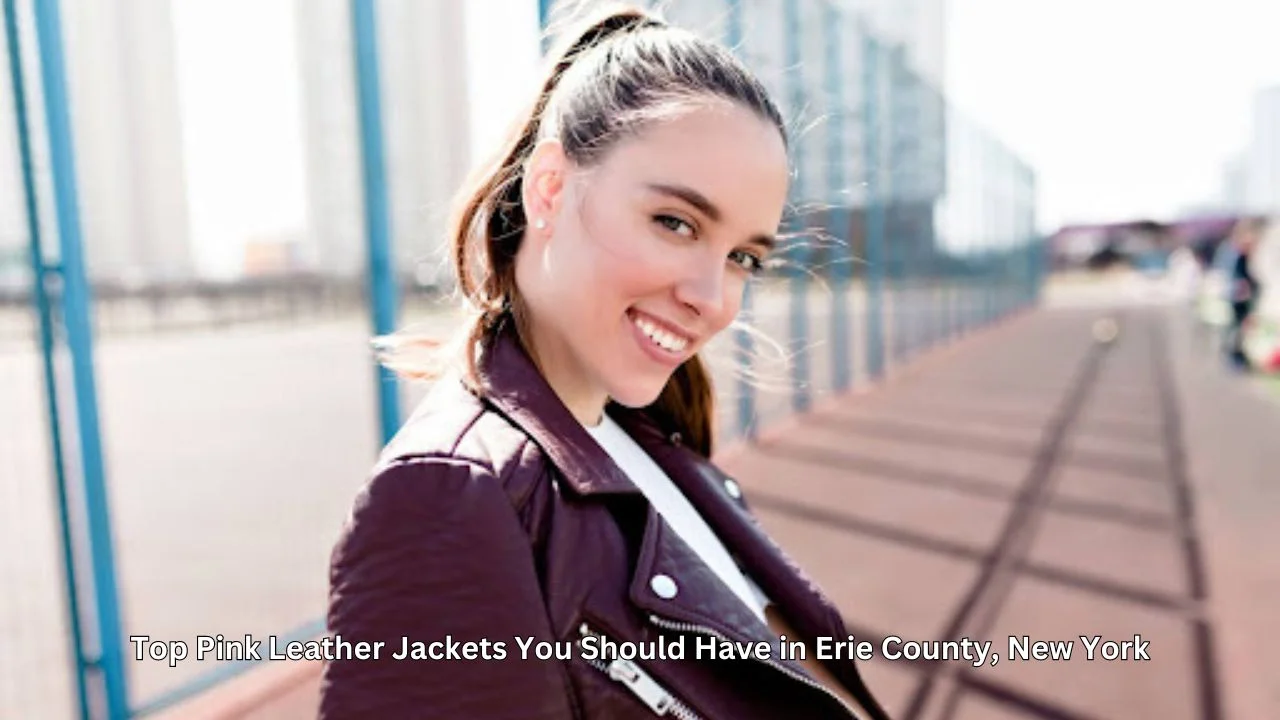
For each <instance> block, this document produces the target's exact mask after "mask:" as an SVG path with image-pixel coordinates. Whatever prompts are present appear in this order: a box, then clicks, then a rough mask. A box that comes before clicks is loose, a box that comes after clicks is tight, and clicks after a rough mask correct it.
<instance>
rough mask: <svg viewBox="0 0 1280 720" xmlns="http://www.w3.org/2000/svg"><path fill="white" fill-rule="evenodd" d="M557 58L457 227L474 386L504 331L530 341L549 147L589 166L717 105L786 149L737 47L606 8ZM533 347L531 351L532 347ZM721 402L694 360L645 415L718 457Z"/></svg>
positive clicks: (478, 179)
mask: <svg viewBox="0 0 1280 720" xmlns="http://www.w3.org/2000/svg"><path fill="white" fill-rule="evenodd" d="M550 57H552V58H554V61H553V62H552V64H551V66H550V69H549V72H548V74H547V77H546V78H545V79H544V80H543V82H542V85H541V88H540V90H539V92H538V95H537V97H536V99H535V100H534V101H533V103H532V104H531V106H530V107H529V108H528V109H527V111H526V112H525V113H524V114H523V115H522V116H521V117H520V118H519V119H518V121H517V122H516V124H515V125H514V126H513V127H512V129H511V131H510V132H509V134H508V135H507V137H506V139H505V141H504V142H503V144H502V146H501V147H500V149H499V151H498V152H497V154H496V155H495V156H494V158H493V159H492V160H491V161H490V162H489V163H487V164H486V165H484V166H483V167H481V168H480V169H479V171H478V172H477V173H476V174H475V175H474V176H473V177H472V178H471V180H470V181H469V182H468V184H467V186H466V187H465V188H464V190H463V192H462V194H461V195H460V196H459V201H458V204H457V207H456V209H455V212H454V215H453V217H452V218H451V222H450V230H449V237H450V241H451V243H450V244H451V251H452V260H453V269H454V272H455V275H456V278H457V281H458V289H459V291H460V292H461V294H462V295H463V297H464V298H465V300H466V301H467V302H468V304H469V306H470V308H471V310H472V311H473V315H472V317H471V318H470V319H469V325H468V327H467V331H466V333H465V335H464V338H463V342H464V343H465V345H464V347H463V348H462V350H463V352H464V353H465V361H466V362H465V365H466V367H465V369H466V377H467V379H468V380H469V381H470V382H471V383H472V384H475V385H478V384H479V370H478V366H477V353H478V352H480V351H481V350H482V349H483V348H484V347H485V346H486V345H487V344H488V342H489V341H490V340H492V339H493V337H495V336H496V334H497V332H498V330H499V329H500V328H501V327H502V326H503V324H504V323H506V322H508V321H511V322H513V323H514V327H515V329H516V331H517V334H518V335H519V336H521V337H526V338H527V332H526V328H527V322H526V320H527V314H526V311H525V309H524V308H523V306H522V303H521V301H520V296H519V293H518V291H517V288H516V282H515V258H516V253H517V251H518V250H519V248H520V242H521V239H522V238H523V236H524V230H525V225H526V222H527V220H526V217H525V212H524V207H523V205H522V201H521V197H522V194H521V190H522V187H521V186H522V172H523V168H524V164H525V161H526V160H527V159H528V157H529V155H530V153H531V152H532V150H533V148H534V146H535V145H536V143H537V142H538V141H539V140H540V139H542V138H545V137H554V138H556V139H558V140H559V141H560V143H561V144H562V145H563V147H564V150H565V153H566V155H567V156H568V157H569V158H570V159H571V160H572V161H573V162H574V163H575V164H576V165H578V166H580V167H586V166H590V165H592V164H594V163H598V162H599V161H600V160H601V158H602V157H603V156H604V154H605V153H607V152H608V151H609V149H610V148H612V147H613V146H614V145H615V144H616V143H617V142H618V141H619V140H620V139H622V138H623V137H625V136H627V135H634V134H635V133H637V132H639V131H640V130H642V129H643V128H644V127H645V125H646V123H648V122H652V121H653V120H654V119H655V118H658V117H660V116H661V113H662V112H663V111H664V110H667V109H670V108H672V107H674V106H677V105H679V104H681V103H686V104H687V103H689V102H691V101H697V100H699V99H706V98H708V97H713V98H717V99H722V100H727V101H730V102H734V103H737V104H739V105H741V106H743V107H746V108H748V109H750V110H752V111H753V112H755V113H756V114H757V115H758V116H760V117H761V118H762V119H765V120H767V121H769V122H771V123H772V124H773V125H774V126H775V127H777V128H778V132H779V133H780V134H781V135H782V137H783V142H784V143H785V142H786V130H785V126H784V123H783V119H782V115H781V113H780V112H779V111H778V109H777V107H776V106H775V104H774V103H773V101H772V100H770V99H769V96H768V93H767V91H766V90H765V88H764V87H763V85H762V84H761V83H760V82H759V80H757V79H756V78H755V77H754V76H753V75H752V74H751V72H750V71H749V70H748V69H747V68H746V67H745V66H744V65H743V64H742V63H741V62H740V61H739V60H738V59H737V58H736V57H734V55H733V54H732V53H731V52H730V51H729V50H728V49H726V48H724V47H722V46H720V45H718V44H716V43H713V42H709V41H707V40H704V39H701V38H699V37H697V36H695V35H693V34H691V33H688V32H686V31H683V30H679V29H677V28H673V27H670V26H668V25H666V24H665V23H664V22H662V21H661V20H659V19H657V18H656V17H654V16H652V15H649V14H648V13H646V12H644V11H642V10H639V9H636V8H632V7H627V6H614V7H613V8H611V9H607V10H604V11H599V14H597V15H595V16H594V17H590V18H587V19H585V20H584V21H582V22H581V24H580V25H579V26H578V28H577V29H576V30H574V29H571V30H570V31H568V32H565V33H563V34H561V47H560V48H559V49H558V50H557V51H553V52H552V53H551V55H550ZM524 345H525V347H526V348H529V344H528V342H525V343H524ZM389 364H390V363H389ZM418 374H419V375H420V376H421V375H429V374H428V373H421V372H419V373H418ZM714 400H715V398H714V394H713V391H712V386H711V378H710V375H709V373H708V372H707V369H706V367H705V366H704V364H703V361H702V359H701V358H700V357H698V356H694V357H693V358H691V359H689V360H688V361H687V362H685V363H684V364H683V365H681V366H680V367H679V368H678V369H677V370H676V371H675V373H674V374H673V375H672V377H671V378H670V380H669V381H668V382H667V384H666V386H665V387H664V388H663V390H662V392H661V393H660V395H659V396H658V399H657V400H655V401H654V402H653V403H652V404H651V405H650V406H648V407H646V408H645V409H644V411H645V412H646V413H647V414H648V415H649V416H650V417H651V418H652V419H653V420H654V421H655V422H656V423H657V424H658V425H659V426H661V427H662V428H663V430H664V431H666V432H668V433H680V434H681V435H682V437H683V438H684V442H685V444H687V445H688V446H690V447H692V448H694V449H695V450H697V451H698V452H700V453H702V454H703V455H706V456H710V455H711V451H712V439H713V436H714V432H713V428H712V421H713V417H714Z"/></svg>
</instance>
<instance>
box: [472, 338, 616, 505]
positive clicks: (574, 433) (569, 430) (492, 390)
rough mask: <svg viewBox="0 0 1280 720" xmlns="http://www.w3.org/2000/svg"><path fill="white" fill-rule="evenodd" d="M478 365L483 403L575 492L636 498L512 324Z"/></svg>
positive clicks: (485, 352)
mask: <svg viewBox="0 0 1280 720" xmlns="http://www.w3.org/2000/svg"><path fill="white" fill-rule="evenodd" d="M479 365H480V376H481V377H480V381H481V383H482V387H481V390H482V394H483V396H484V398H485V399H486V400H488V402H489V403H490V404H492V405H493V406H494V407H495V408H496V409H497V410H498V411H499V412H500V413H502V414H503V415H505V416H506V417H507V418H508V419H510V420H511V422H512V423H514V424H515V425H516V426H517V427H519V428H520V429H521V430H522V431H524V432H525V434H527V435H528V436H529V437H531V438H533V441H534V442H536V443H537V444H538V446H539V447H541V448H542V450H543V452H545V453H546V454H547V457H548V458H549V459H550V460H551V462H552V463H553V464H555V466H556V467H557V468H558V469H559V470H560V473H561V474H562V475H563V476H564V479H565V481H566V482H567V483H568V484H569V486H570V487H571V488H572V489H573V490H574V492H576V493H578V494H580V495H596V494H601V493H607V494H637V493H639V490H638V489H637V488H636V487H635V485H634V484H632V482H631V481H630V480H629V479H628V478H627V476H626V474H625V473H624V472H623V471H622V469H621V468H619V467H618V466H617V464H616V463H614V462H613V459H612V458H611V457H609V454H608V453H606V452H605V451H604V449H603V448H601V447H600V445H599V444H598V443H596V442H595V440H594V439H592V437H591V436H590V435H589V434H588V433H587V430H586V428H584V427H583V426H582V423H580V422H578V419H577V418H575V417H574V416H573V414H572V413H571V412H569V408H568V407H566V406H565V404H564V402H563V401H561V400H560V397H559V396H558V395H556V393H555V391H554V390H553V389H552V388H551V386H550V385H549V384H548V383H547V380H546V378H545V377H543V375H542V372H541V371H540V370H538V367H537V365H535V364H534V362H533V358H531V357H530V356H529V353H528V352H527V351H526V350H525V348H524V346H523V345H521V344H520V341H519V339H518V338H517V337H516V334H515V331H514V330H513V329H512V328H511V325H510V323H505V324H504V327H503V329H501V330H499V331H498V333H497V336H496V337H495V338H494V339H493V341H492V342H491V343H490V344H489V345H488V346H487V347H486V348H485V351H484V353H483V354H482V355H481V358H480V363H479Z"/></svg>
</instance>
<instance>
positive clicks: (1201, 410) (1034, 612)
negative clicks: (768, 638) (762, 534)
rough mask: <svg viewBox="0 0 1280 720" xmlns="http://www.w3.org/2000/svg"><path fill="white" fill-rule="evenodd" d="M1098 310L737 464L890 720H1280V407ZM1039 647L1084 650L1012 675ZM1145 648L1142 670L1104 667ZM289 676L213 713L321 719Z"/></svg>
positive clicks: (1168, 329)
mask: <svg viewBox="0 0 1280 720" xmlns="http://www.w3.org/2000/svg"><path fill="white" fill-rule="evenodd" d="M1103 313H1104V311H1103V310H1101V309H1080V310H1069V311H1067V310H1059V311H1052V312H1047V311H1041V312H1036V313H1032V314H1029V315H1026V316H1023V317H1021V318H1018V319H1015V320H1012V321H1009V322H1008V323H1006V324H1005V325H1004V326H1001V327H997V328H994V329H991V330H988V331H985V332H983V333H981V334H979V335H976V336H974V337H972V338H968V339H965V340H963V341H961V342H960V343H959V344H958V345H956V346H954V347H952V348H949V349H945V350H941V351H938V352H935V353H933V354H932V355H931V356H929V357H926V358H924V359H923V360H921V361H920V362H919V363H917V364H915V365H914V366H911V367H909V368H908V370H907V371H906V372H905V373H904V374H903V375H901V376H899V377H896V378H894V379H892V380H890V381H889V382H888V383H887V384H885V385H884V386H881V387H879V388H877V389H875V390H874V391H872V392H869V393H866V394H860V395H854V396H850V397H845V398H839V399H836V400H834V401H830V402H827V403H826V404H824V405H822V406H820V407H819V408H818V410H817V411H816V412H815V413H813V414H812V415H810V416H807V417H805V418H802V419H798V420H794V421H791V422H789V423H788V424H786V425H784V426H781V427H779V428H776V429H775V430H774V431H772V432H771V433H769V434H767V436H766V437H765V438H763V439H762V442H761V444H760V446H759V447H756V448H752V449H749V450H739V451H731V452H729V453H727V454H726V456H725V457H724V458H723V464H724V466H725V468H726V469H727V470H728V471H729V472H731V473H733V474H734V475H735V476H736V477H737V478H738V479H739V481H740V482H741V484H742V485H743V487H744V488H745V489H746V491H747V493H748V499H749V500H750V501H751V502H752V503H753V505H754V507H755V509H756V512H757V513H758V514H759V516H760V517H761V519H762V522H763V523H764V524H765V525H766V526H767V528H768V529H769V530H770V531H771V532H772V533H773V535H774V536H775V538H776V539H777V540H778V541H779V543H780V544H781V545H782V546H783V547H785V548H787V549H788V550H789V551H790V552H791V553H792V554H793V555H794V556H795V557H796V558H797V559H798V560H799V561H800V563H801V564H802V565H803V566H804V567H806V568H807V569H808V570H809V571H810V573H811V574H812V575H813V576H814V577H815V579H816V580H817V581H818V582H819V584H820V585H822V586H823V587H824V588H825V589H826V590H827V591H828V592H829V594H830V595H831V596H832V597H833V599H834V600H835V601H836V602H837V604H838V605H839V606H840V607H841V609H842V610H843V612H844V615H845V617H846V618H847V620H848V622H849V624H850V627H851V628H853V629H854V632H855V633H856V635H857V636H858V639H859V640H870V641H872V642H873V646H874V647H875V650H876V654H877V658H876V659H874V660H872V661H871V662H869V663H867V665H866V668H867V669H866V675H867V678H868V682H869V684H870V685H871V686H872V688H873V689H874V691H876V692H877V694H878V695H880V696H881V697H882V698H883V700H884V702H885V703H886V704H887V706H888V709H889V711H890V712H891V714H893V716H894V717H895V718H898V720H970V719H977V718H982V719H989V720H1004V719H1012V718H1050V719H1064V720H1067V719H1069V720H1076V719H1079V720H1085V719H1095V720H1103V719H1112V718H1114V719H1126V720H1127V719H1130V718H1161V719H1162V720H1217V719H1219V718H1242V719H1245V720H1253V719H1254V718H1256V719H1257V720H1265V719H1268V718H1275V717H1280V698H1278V697H1277V696H1276V694H1275V688H1277V687H1280V684H1278V683H1277V680H1280V674H1278V673H1277V668H1278V667H1280V664H1278V663H1277V662H1276V661H1275V660H1272V659H1271V652H1270V647H1268V646H1266V645H1265V644H1264V641H1263V640H1262V639H1260V634H1261V633H1265V632H1272V633H1273V634H1272V635H1271V637H1272V638H1275V637H1280V635H1276V634H1274V630H1275V629H1276V622H1277V621H1276V620H1274V619H1272V618H1273V616H1274V615H1275V613H1274V611H1273V608H1274V606H1275V599H1276V598H1277V597H1280V572H1277V571H1276V568H1275V566H1276V565H1277V562H1276V561H1275V560H1274V559H1264V558H1261V557H1258V558H1257V559H1256V560H1250V559H1249V558H1248V557H1247V555H1248V553H1249V552H1250V551H1256V552H1257V554H1258V555H1261V552H1260V549H1261V548H1262V547H1267V545H1266V538H1268V537H1270V538H1274V534H1273V533H1271V532H1270V531H1269V530H1268V529H1267V527H1266V523H1267V522H1268V521H1269V520H1271V519H1273V518H1275V517H1276V513H1275V511H1276V510H1280V500H1278V499H1277V493H1276V492H1275V491H1271V490H1264V489H1261V488H1263V487H1264V485H1265V484H1264V483H1263V482H1262V481H1263V480H1265V478H1264V477H1263V475H1266V474H1270V475H1271V479H1272V480H1275V479H1276V475H1277V473H1276V471H1275V468H1276V467H1280V456H1277V455H1276V453H1277V451H1276V449H1275V448H1274V447H1272V446H1274V445H1276V444H1277V443H1275V442H1274V438H1277V437H1280V433H1277V432H1276V431H1277V430H1280V411H1276V410H1275V407H1274V406H1265V404H1260V403H1259V402H1258V401H1257V398H1251V399H1250V398H1246V397H1245V396H1244V395H1243V394H1241V393H1236V394H1234V395H1231V396H1230V398H1227V394H1226V393H1227V391H1226V390H1224V389H1223V388H1224V387H1228V386H1227V385H1223V383H1230V382H1233V381H1230V380H1226V379H1221V378H1218V377H1217V374H1215V372H1214V371H1213V370H1212V368H1210V366H1208V365H1206V364H1205V363H1204V362H1203V361H1197V360H1195V359H1190V360H1189V359H1187V356H1189V355H1191V354H1192V353H1191V350H1190V345H1189V336H1188V335H1187V334H1186V333H1184V332H1182V331H1180V330H1179V328H1178V327H1176V324H1175V323H1170V322H1169V321H1168V318H1167V317H1166V316H1165V314H1164V311H1162V310H1159V309H1151V308H1148V309H1130V310H1127V311H1121V312H1120V313H1119V320H1120V325H1121V329H1122V332H1121V336H1120V339H1119V341H1118V342H1116V343H1115V344H1113V345H1099V344H1096V343H1094V342H1093V341H1092V337H1091V332H1090V331H1091V324H1092V322H1093V321H1094V320H1095V319H1096V318H1097V317H1099V316H1100V314H1103ZM1197 363H1198V364H1197ZM1237 385H1239V383H1236V384H1235V385H1230V387H1233V388H1234V387H1236V386H1237ZM1231 392H1233V393H1234V392H1235V391H1234V390H1233V391H1231ZM1224 398H1226V399H1224ZM1232 403H1235V405H1232ZM1228 406H1230V407H1228ZM1268 407H1270V408H1271V409H1267V408H1268ZM1189 415H1194V417H1189ZM1246 415H1247V417H1245V416H1246ZM1237 420H1238V422H1237ZM1245 420H1247V422H1248V423H1249V424H1248V427H1247V428H1246V427H1244V426H1243V425H1242V424H1240V423H1243V422H1245ZM1267 432H1270V435H1269V436H1270V437H1271V438H1273V442H1271V443H1267V442H1266V441H1265V439H1264V438H1265V437H1267V434H1266V433H1267ZM1189 440H1192V441H1194V442H1190V443H1189ZM1233 443H1235V445H1233ZM1242 443H1243V444H1242ZM1202 446H1204V447H1203V448H1202ZM1189 447H1190V448H1191V449H1192V452H1190V453H1188V452H1187V449H1188V448H1189ZM1233 447H1235V448H1241V447H1242V448H1244V450H1240V451H1235V450H1233ZM1259 453H1264V454H1265V453H1270V457H1271V458H1274V459H1275V460H1277V462H1276V463H1269V462H1268V461H1266V460H1265V459H1261V456H1260V455H1259ZM1268 468H1269V469H1268ZM1193 477H1194V478H1196V480H1194V481H1193V479H1192V478H1193ZM1273 484H1274V483H1273ZM1193 486H1194V487H1193ZM1206 498H1207V500H1206ZM1206 527H1207V528H1209V530H1208V531H1206ZM1206 532H1208V533H1209V535H1206ZM1270 546H1271V547H1274V546H1275V545H1274V542H1271V543H1270ZM889 636H898V637H900V638H902V639H904V640H960V639H962V638H966V637H967V638H970V639H973V640H976V641H987V640H990V641H992V648H991V650H992V652H993V653H995V654H997V655H998V656H999V661H998V663H996V664H991V663H990V661H988V662H987V664H986V665H984V666H982V667H976V668H975V667H973V663H971V662H969V661H966V660H958V661H957V660H948V661H937V662H929V661H923V660H921V661H914V662H913V661H909V660H894V661H890V660H886V659H884V658H881V657H879V655H880V651H881V650H882V649H883V645H882V640H883V639H884V638H886V637H889ZM1024 636H1026V637H1027V638H1028V639H1029V641H1030V642H1035V641H1045V642H1049V643H1053V642H1066V643H1068V644H1070V646H1071V655H1070V658H1069V659H1065V658H1064V659H1058V660H1052V659H1047V660H1043V661H1017V660H1015V659H1014V658H1012V657H1011V656H1010V651H1011V648H1010V637H1015V638H1022V637H1024ZM1081 636H1084V638H1093V637H1094V636H1100V638H1101V642H1100V643H1099V644H1098V646H1097V647H1096V649H1095V650H1096V653H1097V659H1095V660H1092V661H1090V660H1089V659H1088V652H1087V651H1088V646H1087V645H1086V644H1085V642H1084V641H1082V638H1081ZM1135 636H1140V638H1141V641H1142V642H1145V643H1146V644H1145V645H1142V646H1141V647H1142V648H1143V650H1145V652H1146V653H1147V654H1148V655H1149V657H1150V660H1142V661H1135V660H1107V659H1103V654H1104V651H1107V650H1110V649H1111V647H1112V646H1106V647H1104V646H1103V645H1102V643H1105V642H1106V641H1116V642H1120V641H1126V640H1127V641H1131V642H1132V641H1134V640H1135ZM890 649H893V648H892V647H891V648H890ZM1133 650H1134V648H1133V647H1131V648H1130V649H1129V650H1128V652H1129V653H1130V654H1132V653H1133ZM294 670H295V674H294V675H292V676H291V679H290V680H289V682H287V683H285V684H284V685H283V687H285V688H286V690H285V691H284V692H282V693H279V694H277V695H276V696H275V699H274V700H273V701H271V702H268V703H267V704H265V705H261V706H260V707H259V708H258V709H257V710H256V711H255V712H251V713H249V714H245V713H243V712H239V711H237V712H234V713H224V714H218V713H213V714H211V715H209V716H211V717H212V716H218V717H253V718H268V717H269V718H290V717H297V718H302V717H309V716H313V715H314V712H315V690H316V675H315V668H314V667H312V668H295V669H294ZM275 672H283V671H281V670H276V671H275ZM224 692H230V689H229V688H228V689H226V690H224ZM246 696H249V697H256V695H255V694H254V693H248V694H247V695H246V694H244V693H241V698H240V700H241V701H242V700H243V699H244V697H246ZM202 707H206V708H207V707H213V705H211V704H209V703H208V702H205V704H204V705H203V706H202ZM226 707H230V706H226ZM176 712H178V713H180V714H181V716H182V717H194V716H196V714H195V713H193V712H192V709H191V708H190V707H188V708H186V709H178V710H177V711H176Z"/></svg>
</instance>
